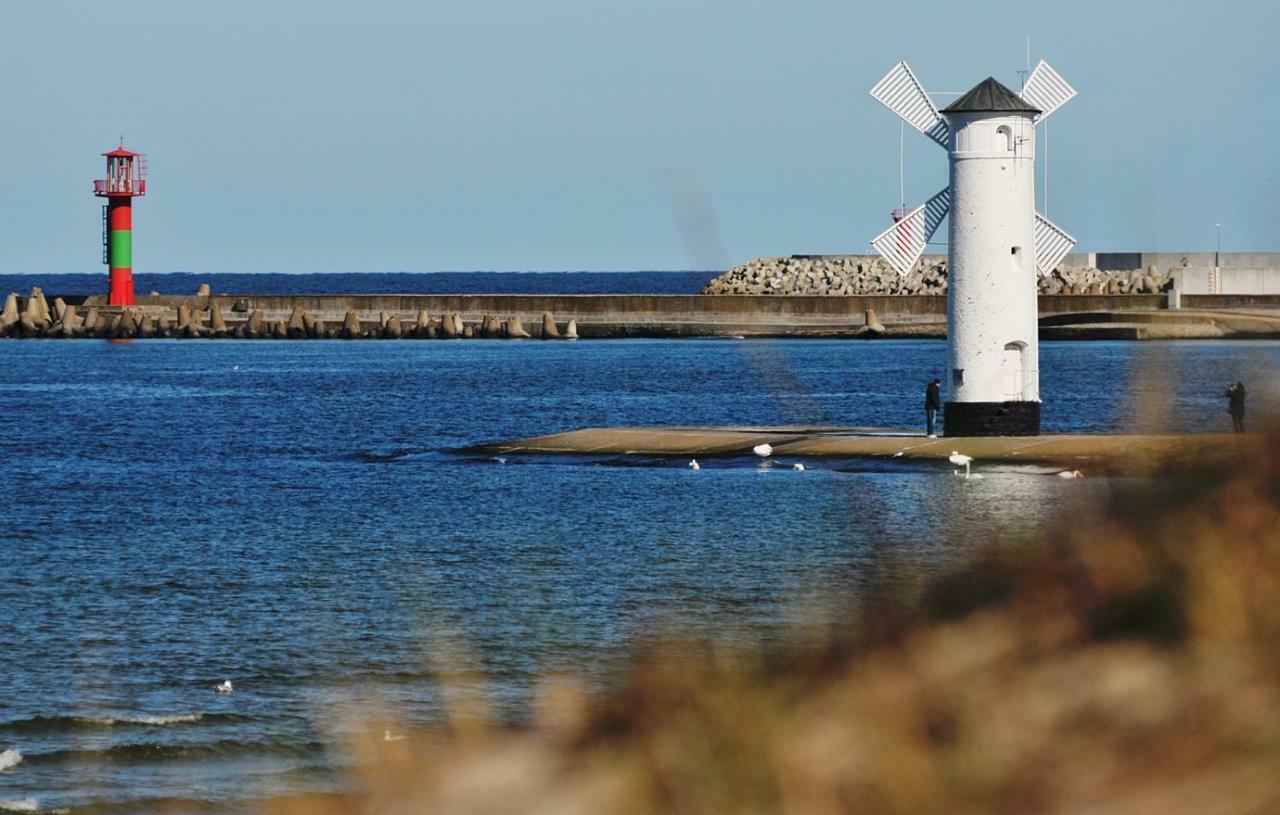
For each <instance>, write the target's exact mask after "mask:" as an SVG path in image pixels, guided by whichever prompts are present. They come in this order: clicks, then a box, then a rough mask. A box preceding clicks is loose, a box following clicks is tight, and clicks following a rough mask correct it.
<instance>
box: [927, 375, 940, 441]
mask: <svg viewBox="0 0 1280 815" xmlns="http://www.w3.org/2000/svg"><path fill="white" fill-rule="evenodd" d="M940 410H942V380H941V379H935V380H933V381H932V382H930V383H929V386H928V387H927V388H925V389H924V424H925V435H927V436H928V437H929V438H931V439H932V438H936V437H937V435H938V434H937V433H935V432H934V420H935V418H936V417H937V415H938V411H940Z"/></svg>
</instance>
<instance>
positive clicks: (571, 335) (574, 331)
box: [564, 320, 578, 340]
mask: <svg viewBox="0 0 1280 815" xmlns="http://www.w3.org/2000/svg"><path fill="white" fill-rule="evenodd" d="M564 338H565V339H566V340H576V339H577V338H578V321H577V320H570V321H569V324H568V325H566V326H565V327H564Z"/></svg>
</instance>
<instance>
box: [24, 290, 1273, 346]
mask: <svg viewBox="0 0 1280 815" xmlns="http://www.w3.org/2000/svg"><path fill="white" fill-rule="evenodd" d="M40 298H41V300H43V295H41V296H40ZM104 300H105V298H104V297H102V296H100V295H94V296H90V297H66V298H61V299H57V300H54V301H53V303H52V304H44V305H40V304H39V303H37V304H36V306H33V305H32V302H31V301H32V298H31V297H30V296H28V297H17V296H14V295H11V296H10V298H9V299H7V301H6V309H5V314H6V315H7V316H6V317H5V318H4V319H3V320H0V322H3V323H4V324H3V325H0V335H6V334H7V335H9V336H23V337H41V336H81V335H87V336H104V335H107V334H110V336H126V335H127V336H138V337H150V336H159V337H164V336H175V335H183V336H244V335H246V334H247V335H248V336H254V337H268V336H273V337H284V336H290V337H299V336H307V337H328V336H344V337H354V336H368V337H374V336H377V337H402V336H403V337H406V338H407V337H410V336H422V337H434V336H437V335H439V336H453V334H454V333H456V334H457V335H459V336H477V337H479V336H486V337H519V336H525V335H526V334H527V335H530V336H534V337H538V336H541V335H542V334H543V326H544V325H550V324H551V323H553V322H554V323H556V324H558V332H559V333H564V332H565V331H566V330H568V328H569V324H570V323H571V322H572V324H573V326H574V329H575V331H574V333H575V334H576V336H578V337H583V338H612V337H706V336H734V335H742V336H756V337H766V336H771V337H787V336H791V337H944V336H945V335H946V313H947V301H946V297H945V296H942V295H854V296H830V295H732V296H730V295H639V294H637V295H515V294H485V295H475V294H457V295H420V294H391V295H387V294H377V295H373V294H368V295H234V294H226V295H213V296H210V295H194V296H190V297H183V296H169V295H153V296H144V297H139V298H138V301H137V305H136V306H135V307H133V308H132V309H130V310H129V311H130V313H129V314H125V313H123V312H122V310H121V309H120V308H118V307H117V308H112V307H108V306H106V305H105V304H104V302H103V301H104ZM1169 301H1170V298H1169V297H1168V296H1167V295H1162V294H1127V295H1116V294H1110V295H1108V294H1091V295H1041V296H1040V297H1039V311H1040V316H1041V336H1042V337H1043V338H1045V339H1166V338H1206V339H1207V338H1222V337H1280V295H1183V296H1182V298H1181V308H1176V309H1170V308H1168V306H1169ZM68 307H70V308H72V316H71V317H70V318H68V319H67V320H65V321H64V320H63V319H62V315H63V311H64V310H66V309H67V308H68ZM10 312H12V314H10ZM42 314H43V315H44V317H43V318H42V316H41V315H42ZM445 315H448V317H449V320H448V325H449V326H453V328H451V329H450V330H449V331H448V332H446V330H445V327H444V326H445V323H446V320H445V319H444V316H445ZM20 317H21V321H19V318H20ZM42 319H43V322H42ZM77 320H79V321H80V327H81V328H83V329H85V330H82V331H78V330H77V327H76V321H77ZM90 321H91V322H90ZM87 322H90V324H91V325H93V326H97V328H96V329H93V330H89V326H87V325H85V323H87ZM121 322H124V323H125V326H126V327H124V328H122V327H121V326H120V325H119V323H121ZM188 326H189V327H190V330H187V331H185V332H184V331H183V329H184V327H188ZM432 326H435V327H436V328H437V329H438V331H432V330H431V328H432ZM485 326H489V328H488V329H486V328H485ZM130 327H131V328H130ZM130 331H132V332H133V333H130ZM553 335H554V333H553Z"/></svg>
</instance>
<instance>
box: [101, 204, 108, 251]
mask: <svg viewBox="0 0 1280 815" xmlns="http://www.w3.org/2000/svg"><path fill="white" fill-rule="evenodd" d="M109 239H110V230H109V229H108V227H107V207H106V204H103V206H102V263H103V265H104V266H105V265H106V264H107V263H109V260H108V257H107V245H108V242H109Z"/></svg>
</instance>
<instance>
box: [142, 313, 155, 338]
mask: <svg viewBox="0 0 1280 815" xmlns="http://www.w3.org/2000/svg"><path fill="white" fill-rule="evenodd" d="M155 335H156V320H155V318H154V317H143V318H141V319H140V320H138V336H139V337H142V338H144V339H145V338H147V337H154V336H155Z"/></svg>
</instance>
